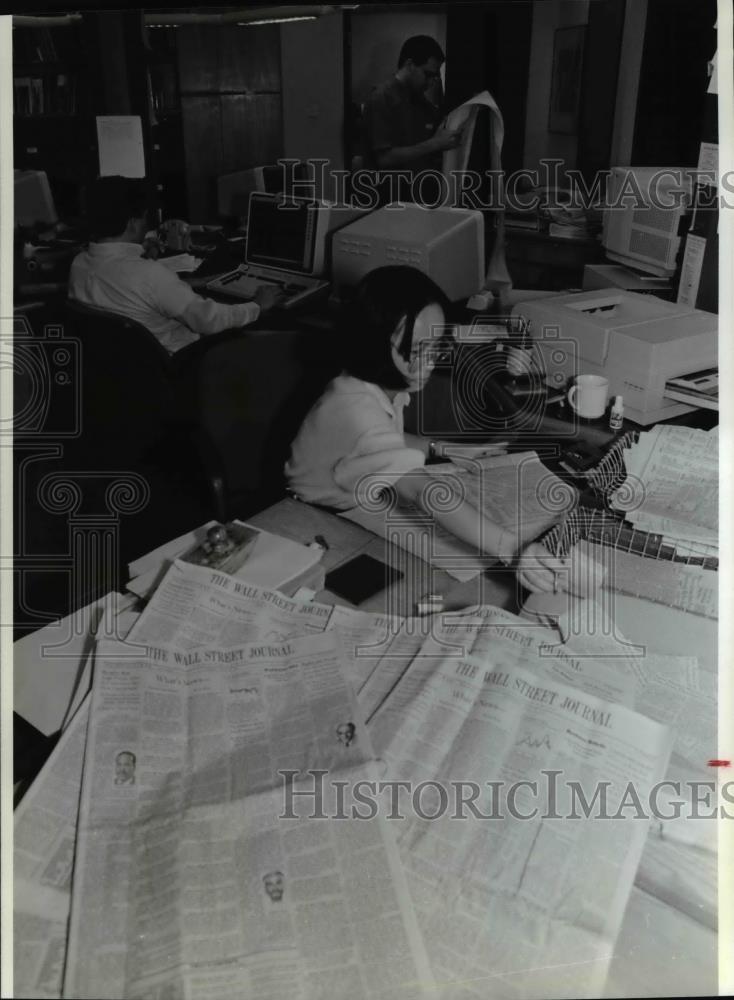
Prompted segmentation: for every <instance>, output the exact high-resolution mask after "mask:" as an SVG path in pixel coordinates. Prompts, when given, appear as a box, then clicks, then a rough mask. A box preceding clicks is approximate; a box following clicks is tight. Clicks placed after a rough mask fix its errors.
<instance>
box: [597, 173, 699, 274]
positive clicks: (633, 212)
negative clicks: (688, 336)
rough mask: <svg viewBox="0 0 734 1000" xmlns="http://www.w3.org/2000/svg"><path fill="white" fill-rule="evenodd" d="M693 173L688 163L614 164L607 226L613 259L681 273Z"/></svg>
mask: <svg viewBox="0 0 734 1000" xmlns="http://www.w3.org/2000/svg"><path fill="white" fill-rule="evenodd" d="M692 174H693V171H692V169H686V168H682V167H670V168H667V167H613V168H612V171H611V176H610V178H609V183H608V186H607V194H606V203H605V204H606V207H605V209H604V217H603V230H602V245H603V246H604V249H605V250H606V255H607V257H608V258H609V259H610V260H613V261H615V262H617V263H620V264H625V265H626V266H627V267H631V268H633V269H636V270H638V271H643V272H644V273H646V274H654V275H656V276H657V277H660V278H669V277H671V276H672V275H673V274H674V273H675V270H676V266H677V258H678V252H679V250H680V244H681V238H682V235H683V234H682V233H681V222H682V221H683V219H684V218H685V217H686V215H687V213H688V212H689V211H690V207H691V201H692V196H693V176H692Z"/></svg>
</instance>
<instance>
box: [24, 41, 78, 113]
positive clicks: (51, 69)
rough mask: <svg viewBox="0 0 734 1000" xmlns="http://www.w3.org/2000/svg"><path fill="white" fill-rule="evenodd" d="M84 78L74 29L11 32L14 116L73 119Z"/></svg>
mask: <svg viewBox="0 0 734 1000" xmlns="http://www.w3.org/2000/svg"><path fill="white" fill-rule="evenodd" d="M84 75H85V73H84V61H83V59H82V58H81V46H80V45H79V35H78V31H77V30H76V28H75V27H74V26H68V27H66V26H65V27H63V28H48V27H41V28H28V27H17V28H13V112H14V114H15V115H16V116H19V117H33V118H36V117H48V116H53V115H67V116H71V115H75V114H76V113H77V109H78V105H77V100H78V95H79V89H80V83H81V84H83V83H84Z"/></svg>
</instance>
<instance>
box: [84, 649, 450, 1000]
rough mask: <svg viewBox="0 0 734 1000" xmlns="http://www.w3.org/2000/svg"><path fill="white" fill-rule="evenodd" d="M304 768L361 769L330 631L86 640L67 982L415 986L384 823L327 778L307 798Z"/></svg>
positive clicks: (87, 992) (264, 991) (272, 989)
mask: <svg viewBox="0 0 734 1000" xmlns="http://www.w3.org/2000/svg"><path fill="white" fill-rule="evenodd" d="M283 770H285V771H287V772H289V774H290V775H291V777H292V779H293V781H292V784H290V785H285V786H284V784H283V780H282V777H281V775H280V774H279V771H283ZM312 770H316V771H319V770H322V771H324V772H328V773H329V776H330V778H336V777H338V778H339V779H340V780H341V781H344V782H345V783H349V782H352V781H355V780H357V779H361V778H364V779H369V778H370V777H371V775H372V753H371V750H370V746H369V739H368V736H367V732H366V729H365V727H364V726H363V724H362V721H361V717H360V716H359V712H358V708H357V706H356V704H355V702H354V699H353V696H352V694H351V691H350V687H349V685H348V684H347V682H346V680H345V679H344V677H343V675H342V672H341V668H340V664H339V642H338V637H337V635H336V633H334V632H331V633H324V634H321V635H312V636H305V637H302V638H300V639H293V640H290V641H285V642H280V643H278V644H273V643H268V642H265V643H259V644H254V645H245V646H240V647H235V648H232V649H229V650H223V649H222V648H221V647H215V648H203V649H201V650H193V651H188V652H182V651H175V650H172V649H164V648H162V647H157V646H151V647H148V648H147V650H146V651H145V655H143V654H142V653H141V652H140V651H139V650H136V648H135V647H131V646H129V645H126V644H120V643H116V644H115V643H100V646H99V649H98V656H97V660H96V665H95V679H94V685H93V691H92V706H91V715H90V723H89V737H88V741H87V747H86V756H85V775H86V777H85V781H84V786H83V790H82V801H81V811H80V821H79V836H78V848H77V856H76V864H75V877H74V887H73V898H72V915H71V928H70V935H69V949H68V958H67V966H66V973H65V982H64V993H65V995H66V996H69V997H80V998H86V997H95V998H96V997H99V998H106V997H122V996H125V997H133V996H135V997H143V996H145V997H156V998H161V997H164V996H165V997H168V996H185V997H187V1000H203V998H206V1000H214V998H221V1000H225V998H231V997H235V996H236V997H241V998H252V1000H283V998H284V997H288V998H289V1000H290V998H291V997H292V998H304V1000H307V998H313V1000H329V998H333V1000H337V998H339V1000H341V998H343V997H345V996H355V997H356V996H360V997H370V998H371V997H400V998H403V997H407V998H412V997H419V996H423V995H424V993H423V992H422V991H423V990H424V988H426V987H427V988H430V987H431V978H430V973H429V971H428V962H427V959H426V956H425V953H424V951H423V947H422V943H421V939H420V934H419V932H418V928H417V923H416V921H415V916H414V914H413V912H412V910H411V907H410V898H409V894H408V891H407V887H406V884H405V881H404V875H403V873H402V870H401V866H400V862H399V858H398V855H397V851H396V848H395V845H394V842H393V841H392V840H391V838H390V836H389V835H388V833H387V828H386V825H385V823H384V821H382V820H380V819H379V818H377V819H375V821H373V822H370V823H365V822H363V821H360V820H358V819H354V818H352V817H351V816H346V817H345V818H340V819H338V820H334V819H332V818H331V817H332V816H333V815H334V812H332V809H333V808H334V806H333V802H332V796H331V795H330V794H327V795H326V797H325V799H324V801H325V802H328V809H327V812H326V815H327V818H325V819H313V818H310V815H309V813H310V812H311V811H312V810H313V809H314V802H315V800H314V795H313V781H312V780H311V779H310V778H309V779H308V780H307V778H308V775H309V773H310V772H311V771H312ZM332 787H333V786H332V785H329V788H332ZM288 788H290V790H291V791H292V792H293V796H292V797H291V799H288V798H287V795H286V790H287V789H288ZM309 789H311V794H310V795H306V796H305V797H297V796H296V792H298V791H302V790H306V791H308V790H309ZM287 802H291V808H292V807H293V806H295V807H296V808H292V813H291V815H292V818H290V819H289V818H288V816H287V814H288V806H287V805H286V803H287ZM284 813H285V814H286V815H285V817H284V816H283V815H282V814H284Z"/></svg>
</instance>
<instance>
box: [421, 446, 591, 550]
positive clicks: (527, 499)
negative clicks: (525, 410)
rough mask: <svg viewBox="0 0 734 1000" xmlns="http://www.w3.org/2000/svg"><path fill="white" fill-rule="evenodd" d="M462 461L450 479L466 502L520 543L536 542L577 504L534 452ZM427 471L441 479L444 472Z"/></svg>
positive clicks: (572, 493) (574, 494)
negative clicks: (457, 483) (513, 534)
mask: <svg viewBox="0 0 734 1000" xmlns="http://www.w3.org/2000/svg"><path fill="white" fill-rule="evenodd" d="M464 461H465V463H466V464H467V465H468V466H469V468H464V469H461V470H459V469H457V468H456V467H454V468H453V469H451V475H452V476H454V477H458V478H459V480H460V483H461V486H462V487H463V489H464V495H465V497H466V500H467V501H468V502H469V503H470V504H471V505H472V506H473V507H476V509H477V510H478V511H480V512H481V513H482V514H483V515H484V517H486V518H487V520H489V521H492V522H494V523H495V524H498V525H500V527H503V528H506V529H508V530H510V531H517V532H518V533H519V535H520V538H521V540H522V541H525V542H528V541H530V540H531V539H533V538H537V537H538V535H540V534H542V533H543V532H544V531H546V530H547V529H548V528H550V527H551V526H552V525H553V524H555V522H556V521H558V520H559V519H560V518H561V517H562V515H563V514H564V513H565V512H566V511H568V510H570V509H571V508H572V507H573V506H574V504H575V502H576V499H577V496H578V493H577V491H576V489H575V488H574V487H572V486H569V485H568V484H567V483H564V482H563V480H562V479H559V478H558V476H556V475H555V474H554V473H553V472H551V471H550V469H548V468H546V466H545V465H543V463H542V462H541V461H540V459H539V458H538V455H537V453H536V452H534V451H526V452H517V453H515V454H511V455H498V456H490V457H488V458H478V459H474V460H473V461H470V462H467V461H466V460H464ZM426 472H427V473H428V474H429V475H433V476H435V477H436V478H439V479H440V478H441V477H442V476H443V475H444V474H445V467H432V466H430V465H429V466H426Z"/></svg>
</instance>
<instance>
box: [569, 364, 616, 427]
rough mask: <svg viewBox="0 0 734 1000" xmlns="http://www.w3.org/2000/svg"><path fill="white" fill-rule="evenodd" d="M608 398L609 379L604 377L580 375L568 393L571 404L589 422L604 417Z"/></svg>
mask: <svg viewBox="0 0 734 1000" xmlns="http://www.w3.org/2000/svg"><path fill="white" fill-rule="evenodd" d="M608 396H609V379H607V378H604V376H603V375H579V376H577V378H576V381H575V382H574V384H573V385H572V386H571V388H570V389H569V391H568V401H569V403H570V404H571V406H572V407H573V408H574V410H575V411H576V413H578V415H579V416H580V417H585V418H586V419H587V420H591V419H593V418H594V417H602V416H604V411H605V410H606V408H607V397H608Z"/></svg>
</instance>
